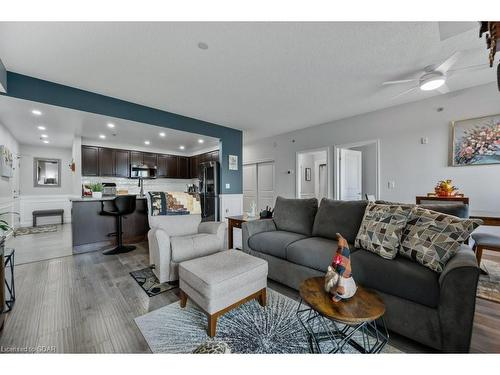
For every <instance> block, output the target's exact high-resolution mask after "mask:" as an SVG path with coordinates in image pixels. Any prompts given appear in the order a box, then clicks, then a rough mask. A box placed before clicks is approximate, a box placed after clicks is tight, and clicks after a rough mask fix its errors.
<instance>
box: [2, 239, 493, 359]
mask: <svg viewBox="0 0 500 375" xmlns="http://www.w3.org/2000/svg"><path fill="white" fill-rule="evenodd" d="M484 257H485V258H489V259H492V260H497V261H499V262H500V255H499V254H498V253H496V254H495V253H485V255H484ZM147 264H148V252H147V243H144V244H140V245H138V249H137V250H135V251H133V252H131V253H128V254H120V255H111V256H104V255H102V254H101V253H100V252H93V253H86V254H79V255H71V256H65V257H59V258H55V259H50V260H44V261H37V262H32V263H26V264H21V265H19V266H17V267H16V271H15V273H16V275H15V276H16V291H17V297H18V298H17V301H16V305H15V306H14V310H13V311H12V312H10V313H9V314H8V315H7V319H6V322H5V328H4V330H3V332H2V333H1V334H0V351H3V352H6V351H11V350H12V348H20V349H21V350H31V348H34V350H37V349H38V351H46V350H48V351H55V352H59V353H148V352H150V350H149V348H148V346H147V344H146V342H145V340H144V338H143V337H142V335H141V333H140V331H139V329H138V328H137V326H136V325H135V323H134V320H133V319H134V318H135V317H137V316H140V315H143V314H145V313H147V312H149V311H152V310H155V309H158V308H160V307H162V306H165V305H167V304H170V303H172V302H175V301H177V300H178V296H177V290H173V291H169V292H167V293H163V294H160V295H158V296H155V297H152V298H149V297H148V296H147V295H146V293H144V291H143V290H142V289H141V288H140V287H139V285H137V283H136V282H135V281H134V280H133V279H132V277H131V276H130V275H129V272H131V271H134V270H137V269H140V268H143V267H146V266H147ZM269 286H270V287H271V288H273V289H276V290H278V291H279V292H281V293H283V294H286V295H288V296H290V297H292V298H297V293H296V292H295V291H294V290H292V289H289V288H287V287H284V286H282V285H279V284H276V283H273V282H270V283H269ZM391 344H392V345H394V346H396V347H398V348H399V349H400V350H402V351H404V352H427V351H431V350H429V349H428V348H425V347H422V346H419V345H417V344H415V343H414V342H412V341H410V340H407V339H404V338H402V337H399V336H397V335H392V336H391ZM471 351H472V352H490V353H491V352H495V353H500V304H497V303H493V302H488V301H485V300H481V299H478V300H477V308H476V315H475V320H474V330H473V337H472V346H471Z"/></svg>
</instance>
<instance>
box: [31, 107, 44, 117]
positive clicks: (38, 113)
mask: <svg viewBox="0 0 500 375" xmlns="http://www.w3.org/2000/svg"><path fill="white" fill-rule="evenodd" d="M31 113H33V114H34V115H35V116H41V115H42V111H39V110H38V109H34V110H32V111H31Z"/></svg>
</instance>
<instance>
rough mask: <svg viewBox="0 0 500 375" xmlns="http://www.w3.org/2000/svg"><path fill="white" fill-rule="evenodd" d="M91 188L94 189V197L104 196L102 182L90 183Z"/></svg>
mask: <svg viewBox="0 0 500 375" xmlns="http://www.w3.org/2000/svg"><path fill="white" fill-rule="evenodd" d="M90 190H91V191H92V198H97V199H100V198H102V190H103V186H102V184H101V183H100V182H98V183H96V184H92V185H90Z"/></svg>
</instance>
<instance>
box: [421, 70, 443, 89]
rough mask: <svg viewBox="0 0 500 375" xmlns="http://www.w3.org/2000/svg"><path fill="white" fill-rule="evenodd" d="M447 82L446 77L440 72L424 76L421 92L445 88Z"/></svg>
mask: <svg viewBox="0 0 500 375" xmlns="http://www.w3.org/2000/svg"><path fill="white" fill-rule="evenodd" d="M445 82H446V77H445V76H444V75H443V74H441V73H439V72H432V73H428V74H425V75H423V76H422V78H421V79H420V84H419V86H420V90H422V91H431V90H436V89H438V88H440V87H441V86H443V85H444V84H445Z"/></svg>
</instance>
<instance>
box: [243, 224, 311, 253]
mask: <svg viewBox="0 0 500 375" xmlns="http://www.w3.org/2000/svg"><path fill="white" fill-rule="evenodd" d="M303 238H305V236H304V235H302V234H298V233H292V232H286V231H281V230H275V231H271V232H261V233H257V234H254V235H253V236H251V237H250V238H249V239H248V245H249V246H250V248H251V249H252V250H254V251H259V252H261V253H264V254H269V255H272V256H275V257H278V258H281V259H285V258H286V248H287V246H288V245H290V244H291V243H293V242H295V241H298V240H301V239H303Z"/></svg>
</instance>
